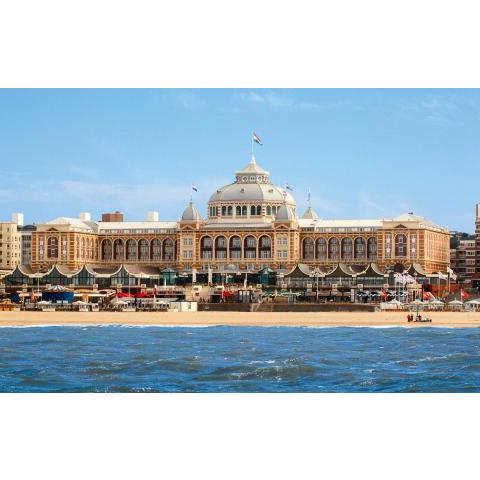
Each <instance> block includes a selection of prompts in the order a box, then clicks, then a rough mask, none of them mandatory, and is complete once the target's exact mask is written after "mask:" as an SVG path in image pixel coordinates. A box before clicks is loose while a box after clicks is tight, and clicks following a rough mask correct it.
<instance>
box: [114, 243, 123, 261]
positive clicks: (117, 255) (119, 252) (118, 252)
mask: <svg viewBox="0 0 480 480" xmlns="http://www.w3.org/2000/svg"><path fill="white" fill-rule="evenodd" d="M124 258H125V255H124V248H123V240H122V239H120V238H117V239H116V240H115V241H114V242H113V259H114V260H115V261H117V262H123V260H124Z"/></svg>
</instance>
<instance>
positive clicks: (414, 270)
mask: <svg viewBox="0 0 480 480" xmlns="http://www.w3.org/2000/svg"><path fill="white" fill-rule="evenodd" d="M407 273H408V274H409V275H415V274H416V275H417V276H420V277H426V276H427V272H425V270H424V269H423V268H422V266H421V265H420V264H419V263H412V265H410V266H409V267H408V270H407Z"/></svg>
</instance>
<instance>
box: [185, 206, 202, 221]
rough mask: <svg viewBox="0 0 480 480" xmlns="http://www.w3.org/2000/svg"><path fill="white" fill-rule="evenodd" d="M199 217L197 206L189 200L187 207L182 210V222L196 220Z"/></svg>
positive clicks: (199, 218)
mask: <svg viewBox="0 0 480 480" xmlns="http://www.w3.org/2000/svg"><path fill="white" fill-rule="evenodd" d="M201 219H202V217H200V214H199V213H198V210H197V207H195V205H194V204H193V202H190V203H189V204H188V207H187V208H186V209H185V210H184V211H183V214H182V222H196V221H197V220H201Z"/></svg>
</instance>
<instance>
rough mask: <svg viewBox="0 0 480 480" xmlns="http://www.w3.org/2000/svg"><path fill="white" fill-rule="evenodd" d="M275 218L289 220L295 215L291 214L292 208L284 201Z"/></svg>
mask: <svg viewBox="0 0 480 480" xmlns="http://www.w3.org/2000/svg"><path fill="white" fill-rule="evenodd" d="M275 220H276V221H277V222H278V221H287V222H291V221H293V220H295V215H294V214H293V211H292V208H291V207H289V206H288V205H287V204H286V203H284V204H283V205H282V206H281V207H280V208H279V209H278V212H277V216H276V217H275Z"/></svg>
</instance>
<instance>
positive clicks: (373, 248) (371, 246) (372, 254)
mask: <svg viewBox="0 0 480 480" xmlns="http://www.w3.org/2000/svg"><path fill="white" fill-rule="evenodd" d="M367 258H368V260H376V259H377V239H376V238H373V237H370V238H369V239H368V240H367Z"/></svg>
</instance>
